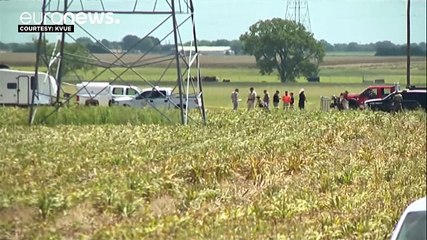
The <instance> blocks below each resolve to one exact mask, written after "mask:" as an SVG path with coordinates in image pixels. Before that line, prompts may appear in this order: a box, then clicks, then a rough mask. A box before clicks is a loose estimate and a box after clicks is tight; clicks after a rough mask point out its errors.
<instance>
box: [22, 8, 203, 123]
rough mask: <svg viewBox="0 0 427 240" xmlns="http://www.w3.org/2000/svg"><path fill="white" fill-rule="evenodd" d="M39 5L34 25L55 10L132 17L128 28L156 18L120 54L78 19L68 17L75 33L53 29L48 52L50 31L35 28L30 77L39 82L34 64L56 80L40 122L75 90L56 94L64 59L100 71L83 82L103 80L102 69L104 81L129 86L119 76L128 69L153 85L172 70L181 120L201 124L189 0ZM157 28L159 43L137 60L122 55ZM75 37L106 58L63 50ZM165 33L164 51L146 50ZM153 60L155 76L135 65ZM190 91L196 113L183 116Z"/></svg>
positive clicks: (111, 28)
mask: <svg viewBox="0 0 427 240" xmlns="http://www.w3.org/2000/svg"><path fill="white" fill-rule="evenodd" d="M118 3H119V4H120V5H117V4H118ZM118 6H119V7H118ZM41 9H42V11H41V12H42V13H41V16H42V17H41V23H40V25H49V24H52V22H53V16H54V15H55V14H56V16H57V15H61V16H67V17H65V18H66V19H67V18H69V16H70V15H73V14H80V15H82V14H107V13H108V14H114V15H117V16H127V17H128V18H132V21H130V22H131V24H133V25H132V27H133V28H135V29H139V28H142V27H144V25H145V24H144V21H146V20H144V18H147V17H152V16H156V17H157V19H160V20H158V22H157V24H155V25H153V26H146V27H145V28H146V29H149V30H148V31H147V33H146V34H145V36H143V37H142V38H141V39H140V40H139V41H138V42H136V43H135V44H133V46H131V47H130V48H129V49H127V50H128V51H126V52H121V53H117V52H115V51H113V50H112V49H109V48H108V47H107V46H105V44H103V43H102V41H101V40H100V38H102V36H96V34H94V33H92V32H91V31H90V30H89V29H88V28H87V27H85V26H84V25H83V24H78V23H77V22H74V29H78V30H79V31H80V35H79V36H76V34H74V33H69V32H62V33H59V36H58V40H57V41H56V42H55V44H54V47H51V48H53V50H51V51H47V49H48V47H47V44H46V43H47V41H48V40H47V39H49V36H48V35H49V34H50V36H51V35H52V33H45V32H40V33H39V37H38V44H37V57H36V66H35V81H36V82H37V81H39V79H37V77H38V73H39V71H40V69H41V68H43V69H47V73H48V74H50V75H52V76H55V77H56V78H55V79H56V81H57V85H58V90H57V92H56V93H55V94H52V96H51V97H52V98H55V103H56V104H55V108H54V110H53V111H52V112H51V113H50V114H48V115H47V116H45V118H44V119H43V120H42V122H44V121H45V120H46V119H47V118H49V117H53V116H54V114H55V113H56V112H58V110H59V109H60V108H61V107H63V106H64V104H66V103H68V102H69V101H70V99H72V98H73V97H74V96H76V95H77V93H75V94H73V95H71V96H69V97H67V98H64V97H62V96H61V95H62V94H61V93H64V90H63V79H64V75H63V74H62V72H63V71H62V68H63V66H64V63H65V62H67V61H73V62H79V63H83V64H87V65H90V66H95V67H96V68H97V69H98V70H100V71H98V73H97V74H95V76H94V77H92V78H91V79H84V81H86V82H93V81H106V80H107V79H102V74H103V73H108V74H112V75H113V79H108V80H107V81H108V82H109V83H110V84H111V83H114V82H119V81H120V82H122V83H125V84H127V85H129V83H128V82H127V81H126V80H124V77H123V76H124V74H125V73H131V74H132V76H134V77H135V80H137V81H139V80H141V82H142V83H144V84H145V85H148V86H150V87H155V86H157V85H158V84H159V83H160V82H161V81H162V79H163V78H164V76H165V73H166V72H167V71H175V73H176V83H175V87H174V92H176V91H178V95H179V106H177V107H178V109H180V119H181V123H182V124H187V123H188V122H189V121H194V122H196V123H197V122H199V121H200V122H201V123H202V124H205V123H206V114H205V106H204V96H203V86H202V80H201V73H200V61H199V52H198V46H197V37H196V28H195V19H194V5H193V2H192V0H162V1H160V0H122V1H115V0H94V1H90V2H89V1H83V0H79V1H77V0H43V2H42V8H41ZM141 19H142V20H141ZM121 24H123V23H121ZM121 26H122V25H117V26H114V25H108V28H106V31H109V32H111V31H114V30H115V28H116V29H117V28H118V27H121ZM100 27H105V26H100ZM165 28H166V29H167V30H166V31H165ZM160 29H162V30H163V32H162V33H161V34H162V35H161V36H158V35H156V37H159V42H158V43H157V44H156V45H155V46H152V47H151V48H149V49H148V50H144V51H143V52H140V53H139V55H138V57H137V60H134V59H133V60H129V59H127V56H128V55H129V53H130V52H131V51H130V50H132V49H135V48H136V47H137V46H138V44H140V43H141V42H142V41H144V40H146V39H147V38H149V37H151V34H159V33H158V32H159V31H160ZM184 33H187V34H188V35H189V36H187V43H188V42H190V45H191V46H192V48H191V50H190V51H184V41H185V37H184V36H183V34H184ZM82 35H83V36H82ZM78 37H87V38H89V39H91V40H92V41H93V42H94V43H95V44H96V45H97V46H98V47H100V48H102V49H104V50H105V51H106V52H107V53H108V55H109V57H107V58H105V57H104V58H101V57H99V56H97V55H96V54H92V53H90V54H89V56H79V55H78V54H77V55H76V54H71V53H68V52H67V51H66V48H65V45H66V43H70V42H73V43H78V42H77V41H76V39H77V38H78ZM123 37H124V36H123ZM188 37H190V38H188ZM169 38H170V39H173V40H172V44H170V45H171V51H170V52H168V53H163V54H156V55H153V54H151V53H153V51H154V49H155V48H156V47H158V46H159V45H160V44H162V43H165V42H166V41H170V39H169ZM188 39H189V40H188ZM106 59H108V60H106ZM111 59H112V60H111ZM155 64H157V66H158V64H163V65H161V66H163V67H164V69H159V71H158V77H156V78H155V79H153V77H151V79H148V78H147V77H145V76H144V74H142V73H141V72H140V71H137V69H136V68H137V67H146V66H152V65H155ZM172 66H174V67H172ZM73 74H74V79H73V80H71V81H74V82H75V81H76V80H78V81H81V77H80V76H79V73H78V72H77V71H75V70H74V71H73ZM68 77H69V76H68ZM69 78H70V77H69ZM68 80H70V79H68ZM190 94H191V95H198V96H200V100H201V102H200V108H199V110H200V111H199V112H200V117H194V116H193V115H192V116H190V115H189V109H188V108H187V107H186V105H185V101H188V97H189V95H190ZM37 97H38V93H37V91H33V96H32V101H31V106H30V116H29V123H30V124H32V123H33V121H34V117H35V115H36V112H37V111H36V110H37V105H36V104H35V101H34V100H35V99H36V98H37ZM152 107H153V108H154V109H156V111H157V112H159V114H161V115H162V116H163V117H165V118H167V119H168V120H169V121H172V120H171V119H169V118H168V117H167V115H166V114H165V113H164V109H160V108H156V107H155V106H152Z"/></svg>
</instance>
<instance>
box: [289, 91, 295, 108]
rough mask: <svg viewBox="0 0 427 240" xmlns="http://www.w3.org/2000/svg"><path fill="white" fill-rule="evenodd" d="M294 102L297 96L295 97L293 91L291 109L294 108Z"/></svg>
mask: <svg viewBox="0 0 427 240" xmlns="http://www.w3.org/2000/svg"><path fill="white" fill-rule="evenodd" d="M294 103H295V98H294V93H293V92H291V105H290V106H289V108H290V109H292V110H293V109H294Z"/></svg>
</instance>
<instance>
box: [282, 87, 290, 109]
mask: <svg viewBox="0 0 427 240" xmlns="http://www.w3.org/2000/svg"><path fill="white" fill-rule="evenodd" d="M282 101H283V109H284V110H289V106H290V105H291V96H289V94H288V91H285V94H284V95H283V97H282Z"/></svg>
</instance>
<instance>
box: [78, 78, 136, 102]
mask: <svg viewBox="0 0 427 240" xmlns="http://www.w3.org/2000/svg"><path fill="white" fill-rule="evenodd" d="M76 92H77V93H76V102H77V104H81V105H87V106H88V105H95V106H110V105H111V102H112V100H113V99H115V98H117V97H124V96H135V95H137V94H139V93H140V92H141V90H140V89H139V88H138V87H135V86H130V85H112V84H110V83H109V82H82V83H79V84H76Z"/></svg>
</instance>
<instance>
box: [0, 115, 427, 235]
mask: <svg viewBox="0 0 427 240" xmlns="http://www.w3.org/2000/svg"><path fill="white" fill-rule="evenodd" d="M88 109H89V108H83V109H81V111H82V112H80V113H79V114H83V115H85V114H87V113H88V112H87V111H88ZM89 110H90V109H89ZM137 111H138V110H137ZM106 112H108V114H107V115H102V114H101V113H100V114H101V115H102V116H100V117H99V118H100V119H102V120H103V124H99V123H98V124H93V123H91V122H90V121H96V120H93V119H89V118H87V119H86V121H88V122H83V120H80V121H79V118H75V115H76V114H77V113H76V112H74V111H70V110H69V109H63V110H62V111H61V114H64V115H65V116H66V115H67V114H68V115H69V116H68V117H64V118H62V119H63V123H65V121H67V120H66V119H68V121H67V124H63V123H61V122H56V123H54V124H53V125H46V126H43V125H36V126H33V127H28V126H25V124H24V123H22V122H20V120H19V119H25V116H26V114H27V111H26V110H25V109H14V108H0V139H1V141H0V156H1V157H0V216H1V217H0V236H1V239H383V238H387V237H390V234H391V231H392V229H393V226H394V224H395V223H396V221H397V219H398V217H399V215H400V214H401V212H402V211H403V209H404V208H405V207H406V206H407V205H408V204H409V203H410V202H412V201H413V200H415V199H417V198H419V197H421V196H425V195H426V185H425V174H426V164H425V157H426V152H425V149H426V137H427V135H426V128H425V126H426V124H427V122H426V113H425V112H404V113H399V114H395V115H390V114H386V113H376V112H369V111H350V112H328V113H325V112H317V111H308V112H300V111H295V112H287V113H283V112H277V113H272V114H266V113H265V112H263V111H254V112H251V113H250V114H248V113H247V112H238V113H232V112H230V111H216V112H209V113H208V119H209V122H208V124H207V125H206V126H198V125H189V126H177V125H169V124H159V123H150V124H147V123H144V122H140V123H137V122H132V123H127V124H126V122H122V123H117V122H114V121H113V119H116V117H117V116H116V115H121V116H122V115H123V113H121V110H120V108H112V109H109V110H107V111H106ZM127 114H128V116H129V119H135V115H133V113H129V112H128V113H127ZM135 114H139V113H135ZM70 119H71V120H70ZM72 119H74V120H72ZM122 119H123V117H122ZM73 121H74V122H73ZM112 123H114V124H112Z"/></svg>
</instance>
